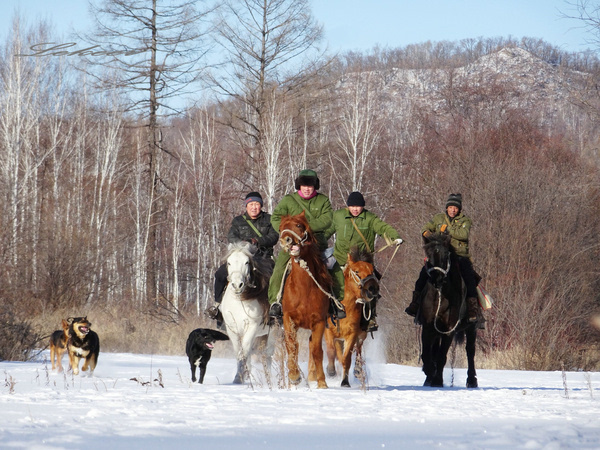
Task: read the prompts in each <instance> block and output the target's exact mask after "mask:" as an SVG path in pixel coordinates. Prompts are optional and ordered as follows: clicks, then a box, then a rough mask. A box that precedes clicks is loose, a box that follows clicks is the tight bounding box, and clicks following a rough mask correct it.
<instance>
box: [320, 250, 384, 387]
mask: <svg viewBox="0 0 600 450" xmlns="http://www.w3.org/2000/svg"><path fill="white" fill-rule="evenodd" d="M374 272H375V271H374V269H373V255H372V254H370V253H359V252H358V250H356V249H355V248H354V249H353V250H352V252H351V253H350V254H349V255H348V261H347V263H346V267H345V268H344V300H343V301H342V304H343V305H344V308H345V309H346V317H345V318H344V319H340V320H339V325H338V326H337V327H329V328H327V330H325V342H326V343H327V359H328V364H327V375H329V376H335V374H336V370H335V359H336V357H337V359H338V361H340V362H341V363H342V368H343V377H342V386H343V387H350V382H349V381H348V372H349V370H350V364H351V363H352V351H353V350H354V348H355V346H357V352H358V351H359V348H360V346H362V342H363V341H364V340H365V337H366V336H367V332H366V330H363V329H361V326H360V323H361V317H362V315H363V310H368V311H370V310H371V309H370V308H369V306H368V304H369V303H370V302H372V301H376V300H377V298H378V297H379V282H378V281H377V277H376V276H375V273H374ZM365 304H366V305H367V306H366V307H365Z"/></svg>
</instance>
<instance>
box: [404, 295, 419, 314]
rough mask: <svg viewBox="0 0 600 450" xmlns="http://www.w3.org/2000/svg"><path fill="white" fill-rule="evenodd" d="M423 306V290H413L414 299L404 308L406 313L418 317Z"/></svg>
mask: <svg viewBox="0 0 600 450" xmlns="http://www.w3.org/2000/svg"><path fill="white" fill-rule="evenodd" d="M420 307H421V292H419V291H413V296H412V301H411V302H410V305H408V307H407V308H406V309H405V310H404V312H405V313H406V314H408V315H409V316H412V317H417V313H418V312H419V308H420Z"/></svg>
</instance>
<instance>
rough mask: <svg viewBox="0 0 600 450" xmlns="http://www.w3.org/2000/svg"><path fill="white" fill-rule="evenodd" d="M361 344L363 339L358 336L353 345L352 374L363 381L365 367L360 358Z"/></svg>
mask: <svg viewBox="0 0 600 450" xmlns="http://www.w3.org/2000/svg"><path fill="white" fill-rule="evenodd" d="M362 345H363V340H362V339H361V338H358V339H357V340H356V345H355V347H354V348H355V349H356V357H355V359H354V376H355V377H356V378H358V379H359V380H361V382H364V379H365V367H364V362H363V359H362Z"/></svg>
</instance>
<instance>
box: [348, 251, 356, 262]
mask: <svg viewBox="0 0 600 450" xmlns="http://www.w3.org/2000/svg"><path fill="white" fill-rule="evenodd" d="M347 261H348V262H347V264H350V263H353V262H355V261H354V259H353V258H352V252H350V253H348V260H347Z"/></svg>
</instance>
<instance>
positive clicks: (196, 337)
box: [185, 328, 229, 383]
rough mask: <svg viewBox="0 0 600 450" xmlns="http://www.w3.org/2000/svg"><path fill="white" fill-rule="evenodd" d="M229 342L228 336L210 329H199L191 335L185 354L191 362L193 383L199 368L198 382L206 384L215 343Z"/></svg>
mask: <svg viewBox="0 0 600 450" xmlns="http://www.w3.org/2000/svg"><path fill="white" fill-rule="evenodd" d="M227 340H229V337H228V336H227V335H226V334H224V333H221V332H220V331H216V330H211V329H209V328H197V329H195V330H194V331H192V332H191V333H190V335H189V336H188V340H187V343H186V344H185V353H186V354H187V356H188V358H189V360H190V369H191V370H192V381H194V382H195V381H196V366H198V367H199V368H200V379H199V380H198V382H199V383H202V382H204V374H205V373H206V365H207V364H208V361H210V357H211V356H212V350H213V348H214V345H213V344H214V342H215V341H227Z"/></svg>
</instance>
